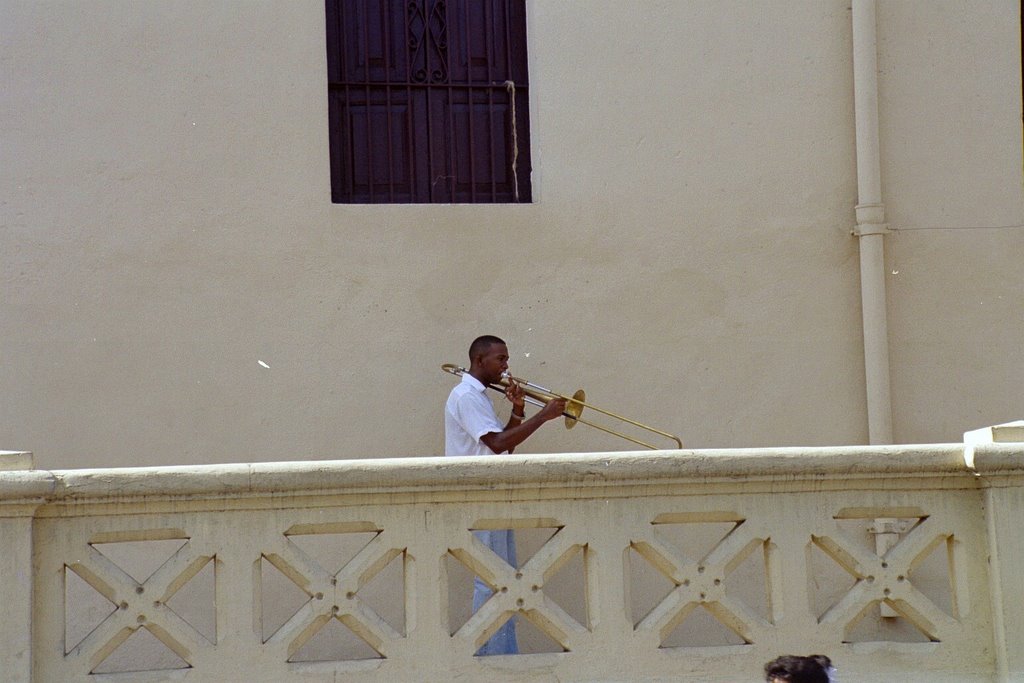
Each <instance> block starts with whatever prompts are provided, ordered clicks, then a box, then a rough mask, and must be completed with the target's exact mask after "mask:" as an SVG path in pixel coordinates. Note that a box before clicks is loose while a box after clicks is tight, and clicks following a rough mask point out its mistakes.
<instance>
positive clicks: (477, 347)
mask: <svg viewBox="0 0 1024 683" xmlns="http://www.w3.org/2000/svg"><path fill="white" fill-rule="evenodd" d="M493 344H505V342H504V341H503V340H502V339H500V338H498V337H495V336H494V335H493V334H485V335H482V336H480V337H477V338H476V339H474V340H473V343H472V344H470V345H469V360H470V361H472V360H473V359H474V358H475V357H476V356H477V354H480V353H486V352H487V349H489V348H491V346H492V345H493ZM505 346H508V344H505Z"/></svg>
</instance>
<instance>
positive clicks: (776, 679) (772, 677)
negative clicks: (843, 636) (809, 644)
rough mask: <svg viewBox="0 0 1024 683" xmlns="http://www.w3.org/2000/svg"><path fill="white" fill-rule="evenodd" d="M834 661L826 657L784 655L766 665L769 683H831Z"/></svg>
mask: <svg viewBox="0 0 1024 683" xmlns="http://www.w3.org/2000/svg"><path fill="white" fill-rule="evenodd" d="M830 668H832V661H831V660H830V659H829V658H828V657H826V656H825V655H809V656H807V657H798V656H796V655H783V656H782V657H778V658H776V659H773V660H772V661H770V662H768V663H767V664H765V665H764V679H765V680H766V681H767V682H768V683H829V681H830V680H831V677H830V676H829V669H830Z"/></svg>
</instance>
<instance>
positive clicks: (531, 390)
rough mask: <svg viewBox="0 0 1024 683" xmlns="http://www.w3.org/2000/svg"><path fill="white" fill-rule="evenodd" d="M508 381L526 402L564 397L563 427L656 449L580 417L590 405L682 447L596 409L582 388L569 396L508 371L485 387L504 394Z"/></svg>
mask: <svg viewBox="0 0 1024 683" xmlns="http://www.w3.org/2000/svg"><path fill="white" fill-rule="evenodd" d="M441 369H442V370H444V371H445V372H447V373H450V374H452V375H458V376H461V375H462V374H463V373H465V372H468V370H466V368H463V367H459V366H458V365H452V364H451V363H445V364H444V365H442V366H441ZM511 384H517V385H519V386H520V387H521V388H522V389H523V393H524V394H525V400H526V402H527V403H530V404H532V405H535V406H545V405H547V404H548V402H550V401H552V400H554V399H556V398H560V399H563V400H565V401H566V405H565V411H564V412H563V413H562V415H563V416H564V417H565V428H566V429H572V428H573V427H575V426H576V423H577V422H581V423H583V424H585V425H587V426H588V427H593V428H594V429H599V430H601V431H602V432H605V433H607V434H612V435H614V436H617V437H620V438H622V439H626V440H627V441H632V442H633V443H635V444H639V445H641V446H645V447H647V448H650V449H651V450H659V448H658V446H655V445H653V444H650V443H647V442H646V441H641V440H640V439H636V438H634V437H632V436H629V435H628V434H623V433H622V432H619V431H616V430H614V429H611V428H609V427H605V426H604V425H600V424H596V423H594V422H590V421H588V420H584V419H582V418H581V417H580V414H581V413H582V412H583V409H584V408H590V409H591V410H594V411H597V412H599V413H601V414H602V415H607V416H608V417H611V418H613V419H616V420H619V421H621V422H625V423H627V424H631V425H633V426H634V427H638V428H639V429H642V430H644V431H647V432H651V433H652V434H658V435H659V436H663V437H665V438H666V439H671V440H672V441H674V442H675V443H676V447H677V448H682V447H683V442H682V440H680V438H679V437H678V436H676V435H674V434H669V433H668V432H663V431H661V430H660V429H655V428H654V427H651V426H650V425H645V424H643V423H641V422H637V421H636V420H631V419H629V418H628V417H623V416H622V415H618V414H616V413H613V412H611V411H609V410H605V409H604V408H598V407H597V406H595V405H593V404H590V403H587V402H586V401H587V394H586V392H584V391H583V390H582V389H579V390H577V391H576V393H574V394H573V395H572V396H563V395H562V394H559V393H557V392H554V391H551V390H550V389H545V388H544V387H542V386H540V385H538V384H534V383H533V382H528V381H527V380H525V379H522V378H520V377H514V376H512V375H510V374H508V373H507V372H506V373H505V374H504V375H502V378H501V379H500V380H499V381H498V383H497V384H488V385H487V388H488V389H493V390H494V391H497V392H500V393H502V394H504V393H505V390H506V389H507V388H508V387H509V385H511Z"/></svg>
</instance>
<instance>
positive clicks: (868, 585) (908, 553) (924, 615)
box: [811, 518, 965, 641]
mask: <svg viewBox="0 0 1024 683" xmlns="http://www.w3.org/2000/svg"><path fill="white" fill-rule="evenodd" d="M952 536H953V534H952V532H951V531H949V530H948V529H946V528H944V527H942V526H940V524H939V522H938V521H936V520H935V519H933V518H928V519H925V520H924V521H923V522H922V523H921V524H918V525H917V526H916V527H914V528H913V529H911V530H910V531H909V532H908V533H907V535H906V536H905V537H904V538H903V539H902V540H901V541H900V542H899V543H898V544H897V545H896V546H895V547H893V548H892V549H891V550H890V551H889V552H888V553H886V554H885V556H884V557H879V556H878V555H876V554H875V553H873V552H871V551H869V550H866V549H863V548H860V547H858V544H857V543H856V542H855V541H854V540H853V539H851V538H850V537H849V536H848V535H847V534H846V533H845V532H843V531H842V530H841V529H838V528H835V529H830V530H826V531H823V532H822V533H820V534H815V535H812V537H811V540H812V542H813V543H814V544H815V545H817V546H818V547H819V548H821V549H822V550H823V551H824V552H825V553H826V554H827V555H828V556H829V557H831V558H832V559H833V560H835V562H836V563H837V564H838V565H839V566H840V567H842V568H843V569H844V570H846V571H847V572H848V573H849V574H850V575H851V576H853V577H854V578H855V579H856V580H857V582H856V583H855V584H854V585H853V587H852V588H851V589H850V590H849V592H847V593H846V595H844V596H843V597H842V598H841V599H840V600H839V602H837V603H836V604H835V605H833V606H832V607H831V608H829V609H828V610H827V611H826V612H825V613H824V614H823V615H822V616H821V618H820V619H819V622H820V623H822V624H824V625H829V626H836V627H841V628H844V629H845V628H847V627H848V626H849V625H850V624H853V623H856V622H857V621H859V620H860V618H861V617H862V616H863V615H864V613H865V612H866V611H867V610H868V609H871V608H872V607H874V606H875V605H877V604H879V603H882V602H884V603H886V604H888V605H889V606H890V607H892V609H894V610H895V611H896V612H898V613H899V614H900V615H901V616H903V617H904V618H905V619H907V620H908V621H909V622H910V623H912V624H913V625H914V626H915V627H917V628H918V629H919V630H920V631H921V632H922V633H923V634H924V635H925V636H927V637H928V638H929V639H930V640H933V641H941V640H944V639H946V638H949V637H950V636H952V635H953V634H954V632H955V631H956V630H958V629H959V622H958V621H957V620H956V619H955V618H954V617H951V616H949V615H948V614H946V613H945V612H943V611H942V610H941V609H939V608H938V607H937V606H936V605H935V603H934V602H932V601H931V600H930V599H929V598H928V597H927V596H925V595H924V594H922V593H921V592H920V591H919V590H918V589H917V588H916V587H915V586H914V585H913V584H912V583H911V581H910V573H911V572H912V571H913V570H914V568H915V567H916V566H918V565H919V564H920V563H921V562H922V561H923V560H924V559H925V558H926V557H928V556H929V555H930V554H931V553H932V551H933V550H935V548H936V546H938V545H939V544H941V543H947V542H949V540H950V539H951V538H952ZM950 571H952V572H954V573H955V571H956V567H955V563H953V566H951V567H950ZM953 583H954V585H958V582H956V581H954V582H953ZM960 588H961V589H962V588H963V587H962V586H961V587H960ZM959 592H960V591H958V590H954V593H955V594H954V596H953V604H954V610H955V611H956V613H959V611H960V607H959V605H960V604H962V603H963V601H964V599H965V596H963V595H959V594H957V593H959Z"/></svg>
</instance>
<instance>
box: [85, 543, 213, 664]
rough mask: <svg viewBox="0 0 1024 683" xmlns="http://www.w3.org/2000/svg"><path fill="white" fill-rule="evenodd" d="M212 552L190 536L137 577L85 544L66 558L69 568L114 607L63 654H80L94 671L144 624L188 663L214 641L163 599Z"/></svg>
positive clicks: (192, 573) (189, 578)
mask: <svg viewBox="0 0 1024 683" xmlns="http://www.w3.org/2000/svg"><path fill="white" fill-rule="evenodd" d="M214 556H215V555H214V553H213V552H212V551H205V549H202V548H200V547H198V546H197V544H196V543H193V542H192V541H191V540H190V541H188V542H186V543H185V544H184V545H182V546H181V547H180V548H179V549H178V550H177V551H176V552H175V553H174V554H173V555H172V556H171V557H170V558H168V560H167V561H166V562H164V563H163V564H162V565H161V566H160V567H159V568H158V569H157V570H156V571H155V572H153V574H152V575H151V576H150V577H149V578H148V579H146V580H145V581H143V582H142V583H139V582H138V581H136V580H135V579H134V578H133V577H132V576H131V575H129V574H128V573H127V572H125V571H124V569H122V568H121V567H119V566H118V565H117V564H116V563H114V562H113V561H111V560H110V559H109V558H108V557H107V556H106V555H104V554H103V553H101V552H99V551H98V550H96V548H94V547H93V546H92V545H89V546H87V550H86V554H85V556H84V557H82V558H80V559H78V560H75V561H73V562H71V563H69V564H68V565H67V568H68V569H70V570H71V571H73V572H74V573H75V574H77V575H78V576H79V577H81V578H82V580H83V581H85V582H86V583H87V584H89V585H90V586H92V587H93V588H94V589H95V590H96V591H97V592H98V593H100V594H101V595H102V596H103V597H105V598H106V599H107V600H109V601H110V602H111V603H113V604H114V606H115V609H114V611H113V612H111V613H110V614H109V615H107V617H106V618H105V619H104V620H103V621H101V622H100V623H99V625H97V626H96V628H94V629H93V630H92V631H91V632H90V633H89V634H88V635H87V636H86V637H85V638H83V639H82V641H81V642H80V643H78V644H77V645H75V646H74V647H73V648H71V650H70V651H68V652H67V654H66V655H65V656H66V658H67V659H68V660H70V661H74V660H81V661H82V662H83V663H84V666H87V667H88V672H92V671H93V670H94V669H95V668H96V667H98V666H99V665H100V664H101V663H102V662H103V660H105V659H106V658H107V657H109V656H110V655H111V654H112V653H113V652H114V651H115V650H116V649H117V648H118V647H120V646H121V644H122V643H124V641H126V640H127V639H128V638H129V637H131V635H132V634H133V633H134V632H135V631H137V630H138V629H140V628H145V629H147V630H148V631H149V632H150V633H152V634H153V635H154V636H155V637H156V638H157V639H159V640H160V642H162V643H163V644H164V645H166V646H167V647H168V648H169V649H170V650H171V651H172V652H174V653H175V654H176V655H177V656H178V657H180V658H181V659H182V660H184V661H185V662H186V663H188V664H191V663H192V660H193V656H194V653H195V652H196V651H197V650H198V649H200V648H203V647H209V646H210V645H212V643H210V641H209V640H207V639H206V637H205V636H203V635H202V634H201V633H200V632H199V631H197V630H196V629H195V628H194V627H193V626H192V625H191V624H189V623H188V622H187V621H185V620H184V619H182V618H181V617H180V616H178V615H177V614H175V612H174V611H173V610H171V609H170V608H169V607H167V601H168V600H170V599H171V597H172V596H173V595H174V594H175V593H176V592H177V591H178V589H180V588H181V587H182V586H184V585H185V584H186V583H188V582H189V581H190V580H191V579H192V578H193V577H194V576H195V575H196V574H198V573H199V572H200V570H202V569H203V567H205V566H206V564H207V563H208V562H210V561H212V560H213V559H214Z"/></svg>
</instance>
